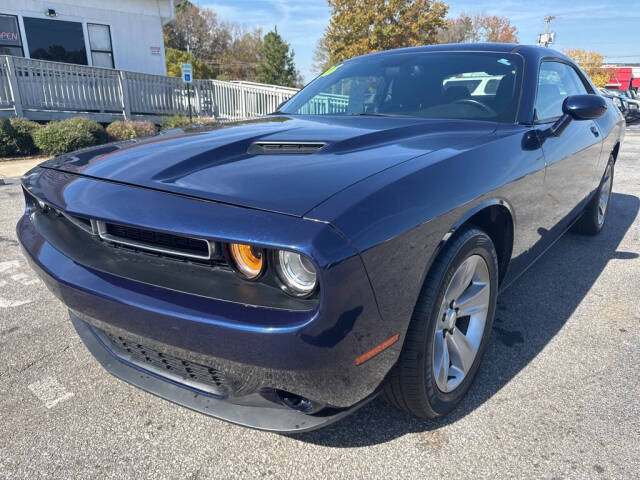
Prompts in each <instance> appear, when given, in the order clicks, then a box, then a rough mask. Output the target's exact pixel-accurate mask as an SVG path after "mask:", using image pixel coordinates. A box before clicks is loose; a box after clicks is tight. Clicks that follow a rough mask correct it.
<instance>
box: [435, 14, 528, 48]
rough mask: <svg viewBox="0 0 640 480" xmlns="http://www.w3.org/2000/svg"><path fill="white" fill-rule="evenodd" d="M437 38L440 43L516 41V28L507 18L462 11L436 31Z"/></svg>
mask: <svg viewBox="0 0 640 480" xmlns="http://www.w3.org/2000/svg"><path fill="white" fill-rule="evenodd" d="M438 39H439V40H440V41H441V42H442V43H473V42H498V43H518V35H517V29H516V27H514V26H513V25H511V21H510V20H509V19H508V18H506V17H500V16H497V15H491V16H490V15H486V14H484V13H481V14H479V15H474V16H471V15H469V14H468V13H462V14H460V16H458V17H456V18H454V19H451V20H448V21H447V25H446V26H445V28H443V29H442V30H441V31H440V32H438Z"/></svg>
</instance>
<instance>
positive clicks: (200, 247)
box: [96, 221, 212, 260]
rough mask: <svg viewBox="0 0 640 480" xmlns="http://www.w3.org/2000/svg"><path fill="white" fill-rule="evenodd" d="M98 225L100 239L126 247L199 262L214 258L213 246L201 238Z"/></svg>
mask: <svg viewBox="0 0 640 480" xmlns="http://www.w3.org/2000/svg"><path fill="white" fill-rule="evenodd" d="M96 224H97V227H98V234H99V235H100V238H102V239H103V240H106V241H108V242H111V243H115V244H118V245H123V246H125V247H131V248H135V249H142V250H148V251H151V252H157V253H161V254H167V255H175V256H178V257H187V258H192V259H197V260H210V259H211V257H212V252H211V248H212V247H211V244H210V243H209V242H208V241H207V240H204V239H201V238H192V237H186V236H182V235H174V234H172V233H164V232H158V231H156V230H147V229H143V228H137V227H130V226H126V225H119V224H117V223H108V222H100V221H98V222H96Z"/></svg>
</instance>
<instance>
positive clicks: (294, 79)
mask: <svg viewBox="0 0 640 480" xmlns="http://www.w3.org/2000/svg"><path fill="white" fill-rule="evenodd" d="M259 59H260V60H259V63H258V69H257V73H258V81H259V82H262V83H269V84H272V85H282V86H285V87H295V86H296V83H298V77H299V75H298V72H297V71H296V67H295V65H294V63H293V50H290V48H289V44H288V43H287V42H285V41H284V40H283V39H282V37H281V36H280V34H279V33H278V28H277V27H276V28H274V29H273V31H272V32H269V33H267V34H266V35H265V36H264V40H263V43H262V48H261V49H260V55H259Z"/></svg>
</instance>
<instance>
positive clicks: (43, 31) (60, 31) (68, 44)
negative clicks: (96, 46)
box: [24, 17, 87, 65]
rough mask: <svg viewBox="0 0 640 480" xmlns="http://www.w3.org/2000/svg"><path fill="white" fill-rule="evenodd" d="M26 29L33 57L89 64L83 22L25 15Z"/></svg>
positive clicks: (30, 53)
mask: <svg viewBox="0 0 640 480" xmlns="http://www.w3.org/2000/svg"><path fill="white" fill-rule="evenodd" d="M24 30H25V33H26V35H27V41H28V44H29V56H30V57H31V58H38V59H40V60H51V61H54V62H65V63H76V64H78V65H86V64H87V49H86V46H85V44H84V33H83V31H82V24H81V23H79V22H67V21H64V20H48V19H45V18H32V17H24Z"/></svg>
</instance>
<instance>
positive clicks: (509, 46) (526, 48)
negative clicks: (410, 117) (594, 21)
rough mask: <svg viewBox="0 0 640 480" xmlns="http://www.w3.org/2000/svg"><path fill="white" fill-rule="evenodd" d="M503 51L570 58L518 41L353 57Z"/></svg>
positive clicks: (410, 48) (432, 47) (449, 46)
mask: <svg viewBox="0 0 640 480" xmlns="http://www.w3.org/2000/svg"><path fill="white" fill-rule="evenodd" d="M456 51H465V52H504V53H521V54H523V55H524V56H529V57H539V58H542V57H555V58H562V59H565V60H571V59H570V58H569V57H567V56H566V55H564V54H563V53H560V52H558V51H556V50H553V49H551V48H545V47H538V46H536V45H520V44H518V43H442V44H438V45H424V46H420V47H405V48H396V49H393V50H384V51H382V52H375V53H369V54H366V55H362V56H360V57H355V58H363V57H368V58H370V57H377V56H383V55H393V54H397V53H428V52H456Z"/></svg>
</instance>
